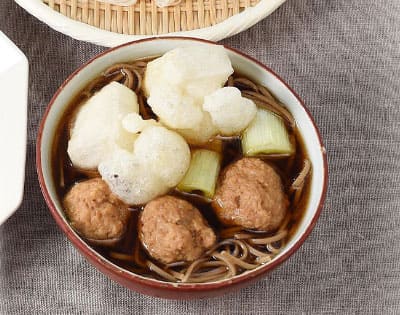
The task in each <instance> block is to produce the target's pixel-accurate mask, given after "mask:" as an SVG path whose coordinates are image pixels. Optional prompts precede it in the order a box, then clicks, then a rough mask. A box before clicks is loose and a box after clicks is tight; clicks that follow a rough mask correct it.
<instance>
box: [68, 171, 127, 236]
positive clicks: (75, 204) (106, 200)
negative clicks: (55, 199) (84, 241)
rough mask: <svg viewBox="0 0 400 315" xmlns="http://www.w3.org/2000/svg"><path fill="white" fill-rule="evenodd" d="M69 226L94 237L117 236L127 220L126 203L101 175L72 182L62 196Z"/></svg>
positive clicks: (123, 228) (121, 232)
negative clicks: (115, 193)
mask: <svg viewBox="0 0 400 315" xmlns="http://www.w3.org/2000/svg"><path fill="white" fill-rule="evenodd" d="M64 209H65V213H66V215H67V217H68V219H69V221H70V223H71V226H72V227H73V228H74V229H75V230H76V231H78V232H79V233H80V234H81V235H82V236H83V237H85V238H88V239H93V240H109V239H115V238H120V237H121V236H122V235H123V234H124V232H125V230H126V226H127V224H128V220H129V217H130V211H129V209H128V206H127V205H126V204H124V203H123V202H122V201H121V200H119V199H118V198H117V196H115V195H114V194H112V193H111V191H110V189H109V188H108V185H107V184H106V183H105V182H104V181H103V180H102V179H101V178H93V179H90V180H86V181H83V182H80V183H77V184H75V185H74V186H73V187H72V188H71V190H70V191H69V192H68V193H67V195H66V196H65V198H64Z"/></svg>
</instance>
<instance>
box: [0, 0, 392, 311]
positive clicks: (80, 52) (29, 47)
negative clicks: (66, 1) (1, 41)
mask: <svg viewBox="0 0 400 315" xmlns="http://www.w3.org/2000/svg"><path fill="white" fill-rule="evenodd" d="M0 30H2V31H3V32H5V33H6V34H7V35H8V36H9V37H10V38H11V39H12V40H13V41H14V42H16V44H17V45H18V46H19V47H20V48H21V49H22V50H23V51H24V52H25V53H26V55H27V57H28V59H29V62H30V66H31V76H30V85H29V87H30V92H29V109H28V113H29V121H28V122H29V125H28V150H27V168H26V184H25V197H24V201H23V204H22V206H21V208H20V209H19V210H18V211H17V213H16V214H15V215H14V216H13V217H12V218H10V219H9V220H8V221H7V222H6V223H5V224H4V225H3V226H1V227H0V314H23V313H27V314H40V313H49V314H61V313H62V314H73V313H81V314H100V313H106V314H126V313H131V314H132V313H136V314H193V313H198V314H267V313H271V314H299V313H304V314H321V313H332V314H333V313H346V314H354V313H361V314H395V313H397V314H399V313H400V263H399V261H400V245H399V244H400V185H399V184H400V180H399V179H400V175H399V174H400V171H399V170H400V123H399V121H400V92H399V90H400V79H399V77H400V1H399V0H377V1H365V0H353V1H348V0H326V1H321V0H288V1H287V3H285V4H284V5H283V6H282V7H281V8H280V9H279V10H278V11H276V12H275V13H274V14H273V15H272V16H270V17H268V18H267V19H265V20H264V21H262V22H261V23H259V24H258V25H256V26H255V27H253V28H252V29H250V30H248V31H247V32H245V33H242V34H240V35H237V36H235V37H232V38H230V39H227V40H225V41H224V43H225V44H228V45H231V46H233V47H235V48H239V49H241V50H242V51H244V52H246V53H248V54H250V55H251V56H253V57H255V58H257V59H259V60H261V61H262V62H264V63H265V64H267V65H268V66H270V67H271V68H272V69H275V70H276V71H277V72H278V73H279V74H280V75H281V76H282V77H283V78H285V79H286V80H287V82H288V83H289V84H290V85H291V86H292V87H293V88H294V89H295V90H296V91H297V92H298V93H299V95H300V96H301V97H302V98H303V99H304V101H305V103H306V104H307V106H308V107H309V108H310V110H311V112H312V114H313V115H314V117H315V119H316V122H317V124H318V125H319V127H320V130H321V132H322V135H323V137H324V139H325V145H326V147H327V150H328V155H329V166H330V184H329V192H328V197H327V200H326V205H325V208H324V211H323V213H322V216H321V218H320V220H319V222H318V224H317V226H316V228H315V230H314V231H313V233H312V234H311V236H310V237H309V238H308V240H307V241H306V242H305V244H304V246H302V248H301V249H300V250H299V251H298V252H297V253H296V254H295V255H294V256H293V257H292V258H291V259H290V260H289V261H287V262H286V263H285V264H284V265H283V266H281V267H280V268H279V269H278V270H277V271H275V272H274V273H272V274H271V275H269V276H268V277H267V278H265V279H264V280H261V281H259V282H258V283H257V284H255V285H253V286H251V287H248V288H246V289H243V290H242V291H239V292H236V293H233V294H230V295H226V296H223V297H219V298H214V299H208V300H198V301H168V300H162V299H156V298H150V297H146V296H142V295H140V294H137V293H134V292H130V291H128V290H127V289H125V288H123V287H121V286H119V285H118V284H116V283H114V282H112V281H110V280H109V279H108V278H106V277H105V276H104V275H102V274H101V273H100V272H98V271H97V270H96V269H94V268H93V267H92V266H91V265H89V264H88V263H87V262H86V261H85V260H84V259H83V258H82V257H81V256H80V255H79V254H78V252H77V251H76V250H75V249H74V248H73V247H72V245H71V244H70V243H69V242H68V241H67V239H66V237H65V236H64V235H63V234H62V233H61V231H60V230H59V229H58V227H57V226H56V224H55V222H54V221H53V219H52V217H51V216H50V214H49V211H48V210H47V208H46V205H45V202H44V200H43V198H42V195H41V192H40V189H39V184H38V181H37V177H36V172H35V140H36V134H37V128H38V123H39V120H40V119H41V116H42V114H43V112H44V110H45V107H46V105H47V103H48V101H49V100H50V98H51V96H52V94H53V93H54V92H55V90H56V88H57V87H58V86H59V85H60V84H61V82H62V81H63V80H64V79H65V78H66V77H67V75H69V74H70V73H71V72H72V71H73V70H74V69H75V68H77V67H78V66H79V65H80V64H81V63H83V62H84V61H86V60H88V59H89V58H91V57H92V56H94V55H95V54H97V53H99V52H101V51H103V50H104V48H101V47H96V46H93V45H90V44H86V43H81V42H78V41H74V40H72V39H70V38H68V37H66V36H63V35H62V34H59V33H56V32H55V31H53V30H51V29H49V28H48V27H47V26H45V25H44V24H42V23H41V22H39V21H37V20H36V19H34V18H33V17H31V16H29V15H28V14H27V13H26V12H24V11H23V10H22V9H21V8H19V7H18V6H17V5H16V4H14V3H13V1H11V0H1V2H0ZM0 104H1V106H2V107H3V106H12V104H2V103H1V96H0ZM3 111H4V109H1V114H2V115H3V114H4V113H3ZM4 149H5V148H1V149H0V151H1V150H4ZM0 154H1V153H0ZM0 176H1V174H0Z"/></svg>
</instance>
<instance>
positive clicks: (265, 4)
mask: <svg viewBox="0 0 400 315" xmlns="http://www.w3.org/2000/svg"><path fill="white" fill-rule="evenodd" d="M14 1H15V2H16V3H18V4H19V5H20V6H21V7H23V8H24V9H25V10H26V11H28V12H29V13H30V14H32V15H33V16H35V17H36V18H38V19H39V20H41V21H42V22H44V23H46V24H48V25H49V26H50V27H52V28H53V29H55V30H57V31H59V32H61V33H63V34H66V35H68V36H71V37H73V38H75V39H79V40H83V41H87V42H91V43H94V44H98V45H101V46H106V47H114V46H118V45H121V44H125V43H127V42H131V41H135V40H139V39H144V38H149V37H154V35H153V34H147V35H126V34H119V33H115V32H110V31H106V30H103V29H100V28H97V27H94V26H91V25H88V24H85V23H82V22H79V21H76V20H74V19H71V18H69V17H67V16H65V15H63V14H60V13H58V12H57V11H55V10H53V9H52V8H50V7H49V6H48V5H46V4H45V3H43V1H42V0H14ZM103 1H104V0H103ZM109 1H110V0H108V2H109ZM153 1H155V0H153ZM183 1H185V0H183ZM285 1H286V0H260V2H259V3H258V4H257V5H255V6H254V7H249V8H247V9H245V10H244V11H243V12H241V13H239V14H235V15H233V16H231V17H230V18H228V19H226V20H224V21H222V22H220V23H218V24H215V25H213V26H209V27H204V28H198V29H195V30H192V31H179V32H172V33H166V34H161V35H157V37H165V36H183V37H196V38H202V39H208V40H212V41H219V40H221V39H223V38H226V37H230V36H233V35H235V34H237V33H240V32H243V31H244V30H246V29H248V28H249V27H251V26H253V25H254V24H256V23H258V22H259V21H261V20H262V19H264V18H265V17H267V16H268V15H270V14H271V13H272V12H274V11H275V10H276V9H277V8H279V7H280V6H281V5H282V4H283V3H284V2H285ZM266 32H267V31H266Z"/></svg>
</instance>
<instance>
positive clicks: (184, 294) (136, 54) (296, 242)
mask: <svg viewBox="0 0 400 315" xmlns="http://www.w3.org/2000/svg"><path fill="white" fill-rule="evenodd" d="M193 44H200V45H206V46H210V45H216V44H215V43H213V42H208V41H204V40H199V39H192V38H175V37H170V38H153V39H145V40H141V41H136V42H132V43H128V44H124V45H122V46H119V47H116V48H113V49H110V50H108V51H106V52H104V53H102V54H100V55H98V56H96V57H95V58H93V59H92V60H90V61H89V62H87V63H86V64H84V65H83V66H81V67H80V68H79V69H78V70H76V71H75V72H74V73H73V74H71V75H70V77H69V78H68V79H67V80H66V81H65V82H64V83H63V84H62V85H61V87H60V88H59V89H58V91H57V92H56V94H55V95H54V97H53V98H52V100H51V101H50V103H49V105H48V107H47V110H46V112H45V114H44V117H43V120H42V123H41V125H40V129H39V133H38V139H37V172H38V176H39V181H40V185H41V188H42V192H43V195H44V198H45V199H46V202H47V205H48V207H49V209H50V212H51V214H52V215H53V217H54V219H55V221H56V222H57V224H58V225H59V226H60V228H61V229H62V230H63V232H64V233H65V234H66V236H67V237H68V238H69V240H70V241H71V242H72V243H73V244H74V246H75V247H76V248H77V249H78V250H79V251H80V252H81V253H82V255H84V256H85V257H86V259H87V260H88V261H89V262H91V263H92V264H93V265H94V266H95V267H96V268H98V269H99V270H100V271H101V272H103V273H104V274H105V275H107V276H108V277H110V278H111V279H113V280H115V281H117V282H119V283H120V284H122V285H124V286H126V287H128V288H130V289H132V290H135V291H139V292H141V293H144V294H148V295H153V296H158V297H164V298H174V299H184V298H203V297H211V296H215V295H218V294H222V293H225V292H228V291H232V290H235V289H237V288H240V287H244V286H247V285H249V284H250V283H252V282H254V281H256V280H257V279H260V278H262V277H265V276H266V274H267V273H268V272H270V271H271V270H273V269H274V268H276V267H277V266H279V265H280V264H282V263H283V262H284V261H285V260H286V259H288V258H289V257H290V256H291V255H292V254H293V253H294V252H296V250H298V248H299V247H300V246H301V244H303V242H304V241H305V239H306V238H307V236H308V235H309V234H310V232H311V230H312V229H313V227H314V226H315V224H316V222H317V219H318V217H319V215H320V212H321V209H322V206H323V202H324V199H325V194H326V190H327V177H328V168H327V160H326V153H325V148H324V146H323V144H322V140H321V136H320V134H319V132H318V129H317V127H316V125H315V123H314V121H313V119H312V117H311V115H310V112H309V111H308V110H307V108H306V107H305V105H304V103H303V102H302V101H301V100H300V98H299V97H298V96H297V94H296V93H295V92H294V91H293V90H292V89H291V88H290V87H289V86H288V85H287V84H286V83H285V82H284V81H283V80H282V79H281V78H280V77H279V76H278V75H277V74H275V73H274V72H273V71H272V70H271V69H269V68H268V67H266V66H265V65H263V64H261V63H260V62H258V61H257V60H254V59H253V58H251V57H249V56H247V55H245V54H243V53H241V52H239V51H237V50H235V49H232V48H229V47H225V49H226V51H227V53H228V55H229V57H230V59H231V61H232V64H233V66H234V68H235V69H236V70H237V71H239V72H240V73H242V74H243V75H246V76H248V77H249V78H251V79H253V80H255V81H257V82H258V83H260V84H263V85H265V86H267V87H268V88H269V89H270V90H271V91H272V92H273V93H274V94H275V95H276V96H277V97H278V98H279V99H280V100H281V101H282V102H283V103H284V104H286V105H287V107H288V109H289V110H290V112H291V113H292V114H293V116H294V118H295V120H296V123H297V126H298V129H299V131H300V133H301V135H302V137H303V139H304V144H305V148H306V151H307V153H308V156H309V158H310V160H311V163H312V166H313V172H312V175H311V183H310V185H311V193H310V198H309V202H308V205H307V207H306V210H305V214H304V216H303V218H302V219H301V222H300V224H299V227H298V229H297V231H296V232H295V233H294V235H293V236H292V238H291V239H290V241H289V242H288V243H287V245H286V246H285V247H284V248H283V250H282V251H281V253H279V255H277V256H276V257H275V258H274V259H273V260H272V261H271V262H269V263H267V264H265V265H262V266H260V267H258V268H257V269H255V270H252V271H250V272H246V273H244V274H241V275H238V276H235V277H233V278H231V279H228V280H223V281H218V282H211V283H201V284H182V283H168V282H162V281H158V280H153V279H149V278H146V277H142V276H140V275H137V274H134V273H132V272H129V271H127V270H124V269H122V268H120V267H118V266H117V265H115V264H114V263H112V262H110V261H108V260H107V259H106V258H104V257H102V256H101V255H100V254H98V253H97V252H96V251H95V250H93V249H92V248H91V247H90V246H88V245H87V244H86V243H85V242H84V241H83V240H82V239H81V238H80V237H79V235H77V234H76V233H75V231H74V230H73V229H72V228H71V227H70V225H69V224H68V222H67V220H66V218H65V216H64V214H63V209H62V207H61V202H60V200H59V198H58V197H57V194H56V187H55V184H54V181H53V176H52V168H51V150H52V144H53V140H54V135H55V130H56V127H57V124H58V122H59V121H60V118H61V117H62V115H63V113H64V111H65V110H66V108H67V106H68V104H69V103H70V101H71V99H72V98H73V96H75V95H77V93H78V92H79V91H80V90H81V89H82V88H83V87H85V86H86V85H87V84H88V83H89V82H90V81H91V80H93V79H94V78H96V77H98V76H99V75H100V74H101V73H102V71H103V70H105V69H106V68H107V67H109V66H110V65H112V64H115V63H118V62H124V61H129V60H134V59H137V58H142V57H147V56H155V55H161V54H163V53H165V52H167V51H169V50H171V49H173V48H176V47H182V46H186V45H193Z"/></svg>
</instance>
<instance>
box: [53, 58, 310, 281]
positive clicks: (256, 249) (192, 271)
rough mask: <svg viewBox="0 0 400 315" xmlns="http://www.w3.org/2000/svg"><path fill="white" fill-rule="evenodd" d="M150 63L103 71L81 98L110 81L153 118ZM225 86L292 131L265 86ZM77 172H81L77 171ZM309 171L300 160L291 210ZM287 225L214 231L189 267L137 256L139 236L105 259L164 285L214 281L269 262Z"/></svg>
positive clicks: (232, 80)
mask: <svg viewBox="0 0 400 315" xmlns="http://www.w3.org/2000/svg"><path fill="white" fill-rule="evenodd" d="M151 59H153V58H151ZM151 59H146V60H138V61H135V62H132V63H119V64H116V65H113V66H111V67H109V68H107V69H106V70H105V71H104V73H103V74H102V75H101V76H100V77H99V78H98V79H96V80H94V81H93V82H91V83H90V84H89V85H88V86H87V88H86V89H85V90H84V92H83V95H84V96H85V97H90V96H92V95H93V94H94V93H95V92H96V91H98V90H99V89H101V88H102V87H103V86H105V85H106V84H108V83H110V82H111V81H118V82H120V83H122V84H124V85H126V86H127V87H129V88H130V89H132V90H134V91H135V92H136V94H137V96H138V103H139V108H140V114H141V115H142V117H143V118H144V119H149V118H156V116H155V115H154V113H153V112H152V110H151V108H150V107H149V106H148V105H147V103H146V99H145V97H144V93H143V91H142V86H143V84H142V83H143V77H144V73H145V69H146V65H147V62H148V61H150V60H151ZM226 85H227V86H235V87H237V88H238V89H240V90H241V92H242V95H243V96H244V97H247V98H250V99H252V100H253V101H254V102H255V103H256V104H257V106H259V107H263V108H266V109H268V110H270V111H272V112H274V113H276V114H277V115H279V116H280V117H281V118H282V119H283V120H284V121H285V122H286V124H287V126H288V127H289V128H290V130H291V131H292V132H293V131H294V130H295V128H296V124H295V120H294V118H293V116H292V115H291V113H290V112H289V111H288V110H287V109H286V108H285V107H284V106H283V105H282V104H281V103H280V102H279V100H277V98H276V97H274V96H273V94H272V93H271V92H270V91H269V90H268V89H267V88H266V87H264V86H261V85H259V84H257V83H255V82H253V81H252V80H250V79H248V78H244V77H241V76H240V75H238V74H236V73H234V74H233V75H232V76H230V77H229V79H228V81H227V84H226ZM291 141H292V143H293V145H294V146H295V145H296V139H295V136H294V135H293V133H292V134H291ZM270 158H282V156H270ZM287 163H288V167H290V168H291V167H292V165H293V163H294V157H289V158H288V160H287ZM77 171H78V172H82V173H85V172H83V171H82V170H77ZM310 171H311V164H310V162H309V161H308V160H307V159H305V160H304V161H303V168H302V170H301V172H300V173H299V174H298V176H297V178H296V179H294V181H293V182H292V184H291V185H290V188H289V189H288V194H289V199H290V200H291V202H292V205H294V206H296V205H297V204H298V203H299V202H300V199H301V197H302V194H303V188H304V186H305V184H306V181H307V177H308V175H309V174H310ZM60 174H61V175H60V181H61V182H60V185H61V187H63V188H64V186H65V181H64V170H63V169H62V167H61V171H60ZM85 175H87V176H88V177H92V176H97V175H98V174H96V172H92V173H90V174H85ZM290 221H291V218H290V215H288V216H287V217H286V218H285V220H284V222H283V223H282V225H281V226H280V228H279V230H277V231H276V232H275V233H267V232H255V231H249V230H243V228H241V227H230V228H225V229H222V230H221V231H219V238H220V241H219V243H217V244H216V245H215V246H213V247H212V248H211V249H210V250H208V251H207V252H206V253H205V254H204V255H203V256H202V257H200V258H199V259H197V260H195V261H193V262H191V263H187V262H176V263H172V264H168V265H163V264H161V263H159V262H154V261H151V260H150V259H149V258H147V257H144V255H143V253H142V252H141V244H140V241H139V239H138V237H136V239H135V244H134V249H133V252H132V253H131V254H126V253H122V252H118V251H116V250H115V249H111V250H107V251H106V255H108V257H110V258H112V259H113V260H116V261H118V262H120V263H121V264H122V265H123V266H124V267H125V268H126V269H128V270H131V271H132V272H135V273H139V274H145V275H150V276H153V277H156V278H159V279H163V280H166V281H171V282H181V283H201V282H209V281H218V280H223V279H227V278H231V277H233V276H236V275H238V274H240V273H243V272H246V271H249V270H253V269H255V268H257V267H259V266H261V265H263V264H266V263H268V262H270V261H271V260H272V259H273V258H274V257H275V256H276V255H278V254H279V253H280V251H281V249H282V247H283V246H285V243H286V241H287V237H288V234H289V230H290V226H289V225H290Z"/></svg>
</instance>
